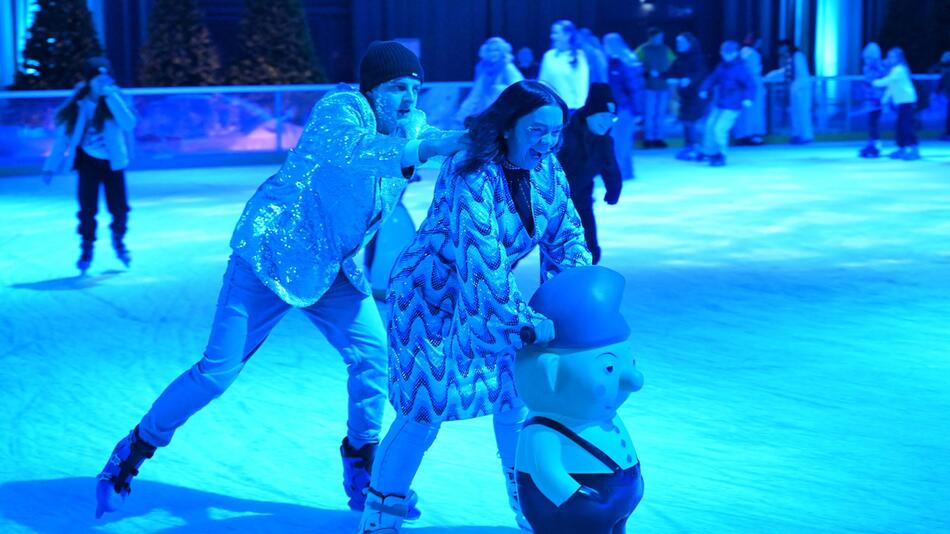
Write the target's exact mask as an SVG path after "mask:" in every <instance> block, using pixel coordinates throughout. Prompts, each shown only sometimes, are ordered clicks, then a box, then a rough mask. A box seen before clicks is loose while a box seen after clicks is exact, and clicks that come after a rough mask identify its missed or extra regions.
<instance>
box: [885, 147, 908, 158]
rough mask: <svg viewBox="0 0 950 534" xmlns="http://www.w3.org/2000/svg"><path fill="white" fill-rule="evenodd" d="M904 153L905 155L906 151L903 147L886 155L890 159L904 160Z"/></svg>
mask: <svg viewBox="0 0 950 534" xmlns="http://www.w3.org/2000/svg"><path fill="white" fill-rule="evenodd" d="M906 153H907V150H905V149H904V147H900V148H898V149H897V150H895V151H893V152H891V153H890V154H888V155H887V157H889V158H891V159H904V157H905V154H906Z"/></svg>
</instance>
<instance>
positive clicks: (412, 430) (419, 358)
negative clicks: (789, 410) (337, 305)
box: [360, 81, 591, 532]
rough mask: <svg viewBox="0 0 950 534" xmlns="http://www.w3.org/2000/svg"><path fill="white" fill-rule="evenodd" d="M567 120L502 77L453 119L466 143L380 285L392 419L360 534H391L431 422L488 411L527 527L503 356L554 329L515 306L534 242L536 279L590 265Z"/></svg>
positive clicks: (513, 394) (537, 89)
mask: <svg viewBox="0 0 950 534" xmlns="http://www.w3.org/2000/svg"><path fill="white" fill-rule="evenodd" d="M567 117H568V110H567V106H566V105H565V104H564V101H563V100H561V98H560V97H558V96H557V94H556V93H554V92H553V91H552V90H551V89H550V88H548V87H547V86H545V85H543V84H541V83H538V82H533V81H522V82H518V83H515V84H513V85H512V86H510V87H508V88H507V89H506V90H505V91H504V92H502V94H501V95H500V96H499V98H498V100H497V101H496V102H495V103H494V104H493V105H492V106H491V107H489V108H488V109H487V110H486V111H485V112H483V113H481V114H479V115H475V116H473V117H470V118H469V120H468V121H466V128H468V129H469V130H470V135H471V143H470V145H469V147H468V150H467V151H466V152H464V153H459V154H457V155H456V156H455V157H454V158H452V159H451V160H448V161H446V162H445V164H444V165H443V167H442V172H441V174H440V176H439V179H438V182H437V183H436V188H435V195H434V199H433V202H432V206H431V207H430V208H429V214H428V216H427V217H426V219H425V221H423V222H422V224H421V226H420V228H419V231H418V232H417V234H416V238H415V240H414V241H413V243H412V244H411V245H409V247H408V248H407V249H406V250H404V251H403V253H402V255H401V256H400V258H399V259H398V260H397V262H396V266H395V267H394V268H393V276H392V279H391V281H390V289H389V291H390V293H389V299H388V302H389V304H390V306H391V316H390V322H389V344H390V356H389V358H390V359H389V396H390V401H391V402H392V404H393V406H394V407H395V408H396V413H397V418H396V421H395V422H394V423H393V426H392V427H391V428H390V429H389V431H388V433H387V434H386V437H385V438H384V440H383V442H382V443H381V446H380V449H379V451H378V453H377V456H376V461H375V463H374V466H373V478H372V481H371V487H370V489H369V495H368V497H367V504H366V509H365V511H364V513H363V520H362V523H361V526H360V532H377V531H382V530H384V529H394V530H396V531H398V529H399V525H400V524H401V523H402V519H403V517H401V512H400V511H405V510H406V509H407V507H408V506H409V505H411V504H412V503H413V502H414V498H415V497H414V494H413V493H412V492H411V491H410V489H409V487H410V485H411V483H412V479H413V477H414V476H415V473H416V470H417V469H418V468H419V465H420V463H421V462H422V457H423V455H424V454H425V451H426V450H427V449H428V448H429V446H430V445H431V444H432V442H433V441H434V439H435V436H436V434H437V433H438V431H439V427H440V425H441V423H442V422H444V421H452V420H457V419H469V418H473V417H478V416H482V415H488V414H493V416H494V428H495V438H496V441H497V446H498V452H499V456H500V457H501V460H502V467H503V468H504V471H505V475H506V481H507V482H508V490H509V497H510V499H509V500H510V503H511V505H512V508H513V510H514V511H515V513H516V517H517V518H518V520H519V523H522V524H524V525H527V523H526V522H524V519H523V517H522V516H521V514H520V508H519V506H518V503H517V494H516V491H517V490H516V486H515V484H514V479H513V472H514V460H515V447H516V444H517V440H518V430H519V429H520V426H521V423H522V421H523V420H524V416H525V413H526V410H525V407H524V404H523V403H522V401H521V399H520V398H519V397H518V393H517V391H515V382H514V377H513V375H512V372H513V366H514V355H515V350H516V349H518V348H520V347H521V346H522V344H523V343H522V341H521V339H520V337H519V334H520V332H521V329H522V328H523V327H525V326H530V327H532V328H533V329H534V330H535V332H536V335H537V342H541V343H543V342H547V341H549V340H550V339H552V338H553V337H554V328H553V323H551V321H549V320H548V319H547V318H545V317H544V316H543V315H541V314H539V313H537V312H535V311H533V310H532V309H531V308H530V307H529V306H528V304H527V301H526V299H525V298H524V296H523V295H522V294H521V292H520V291H519V290H518V287H517V283H516V282H515V278H514V275H513V273H512V270H513V267H514V265H515V264H516V263H517V262H518V261H519V260H521V259H522V258H524V257H525V256H527V255H528V254H529V253H530V252H531V251H532V250H533V249H534V248H535V246H537V247H539V248H540V255H541V281H542V283H543V282H544V281H545V280H547V279H548V278H549V277H551V276H553V275H554V274H556V273H558V272H560V271H561V270H564V269H568V268H571V267H574V266H577V265H589V264H590V262H591V257H590V252H588V250H587V247H586V245H585V244H584V230H583V227H582V226H581V224H580V219H579V218H578V216H577V212H576V211H575V210H574V207H573V205H572V203H571V200H570V191H569V188H568V183H567V178H566V177H565V176H564V171H563V170H562V169H561V166H560V164H559V163H558V162H557V159H556V158H555V153H556V151H557V148H558V145H559V143H560V136H561V131H562V130H563V128H564V124H565V122H566V120H567ZM392 531H393V530H386V532H392Z"/></svg>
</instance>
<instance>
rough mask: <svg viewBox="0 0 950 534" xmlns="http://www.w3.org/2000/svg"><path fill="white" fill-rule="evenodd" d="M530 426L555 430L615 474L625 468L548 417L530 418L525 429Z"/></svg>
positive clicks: (525, 423)
mask: <svg viewBox="0 0 950 534" xmlns="http://www.w3.org/2000/svg"><path fill="white" fill-rule="evenodd" d="M529 425H541V426H546V427H548V428H550V429H551V430H554V431H555V432H557V433H559V434H561V435H563V436H564V437H566V438H567V439H569V440H571V441H573V442H574V443H576V444H578V445H579V446H580V447H581V448H582V449H584V450H585V451H587V452H589V453H590V455H591V456H593V457H594V458H597V459H598V460H600V461H601V463H603V464H604V465H606V466H607V467H608V468H609V469H610V470H611V471H613V472H614V473H615V474H616V473H619V472H621V471H623V468H622V467H620V465H619V464H618V463H617V462H615V461H614V460H613V458H611V457H610V456H607V454H606V453H605V452H604V451H602V450H600V449H599V448H597V446H596V445H594V444H593V443H591V442H589V441H587V440H586V439H584V438H582V437H580V436H578V435H577V433H576V432H574V431H573V430H571V429H570V428H567V427H566V426H564V425H562V424H561V423H558V422H557V421H555V420H553V419H548V418H547V417H541V416H534V417H529V418H528V420H527V421H525V422H524V427H528V426H529Z"/></svg>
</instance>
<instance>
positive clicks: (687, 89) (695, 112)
mask: <svg viewBox="0 0 950 534" xmlns="http://www.w3.org/2000/svg"><path fill="white" fill-rule="evenodd" d="M676 52H677V53H678V54H679V55H678V56H677V57H676V60H675V61H673V65H672V66H671V67H670V70H669V71H667V73H666V76H667V79H666V81H667V83H669V84H670V86H672V87H674V88H676V92H677V95H678V96H679V99H680V114H679V119H680V122H681V123H683V149H682V150H680V151H679V152H678V153H677V154H676V159H682V160H695V159H697V158H698V157H699V144H700V142H701V138H700V137H699V128H698V126H697V124H696V123H698V122H699V120H700V119H702V118H703V114H705V113H706V102H705V101H704V100H703V99H702V98H699V84H701V83H702V82H703V80H704V79H705V78H706V75H707V74H708V72H709V70H708V69H707V68H706V60H705V59H703V52H702V50H701V49H700V46H699V39H697V38H696V36H695V35H693V34H692V33H689V32H686V33H681V34H679V35H677V36H676Z"/></svg>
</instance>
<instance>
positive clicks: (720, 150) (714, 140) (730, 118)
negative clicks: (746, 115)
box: [703, 106, 739, 156]
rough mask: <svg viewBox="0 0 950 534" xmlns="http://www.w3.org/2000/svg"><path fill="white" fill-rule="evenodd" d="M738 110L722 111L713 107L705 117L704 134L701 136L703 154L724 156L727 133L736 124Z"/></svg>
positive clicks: (727, 147)
mask: <svg viewBox="0 0 950 534" xmlns="http://www.w3.org/2000/svg"><path fill="white" fill-rule="evenodd" d="M738 116H739V110H736V109H724V108H720V107H715V106H713V108H712V110H711V111H710V112H709V116H708V117H706V133H705V134H703V154H705V155H707V156H715V155H716V154H722V155H723V156H725V155H726V152H728V151H729V131H730V130H732V125H734V124H735V123H736V118H737V117H738Z"/></svg>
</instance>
